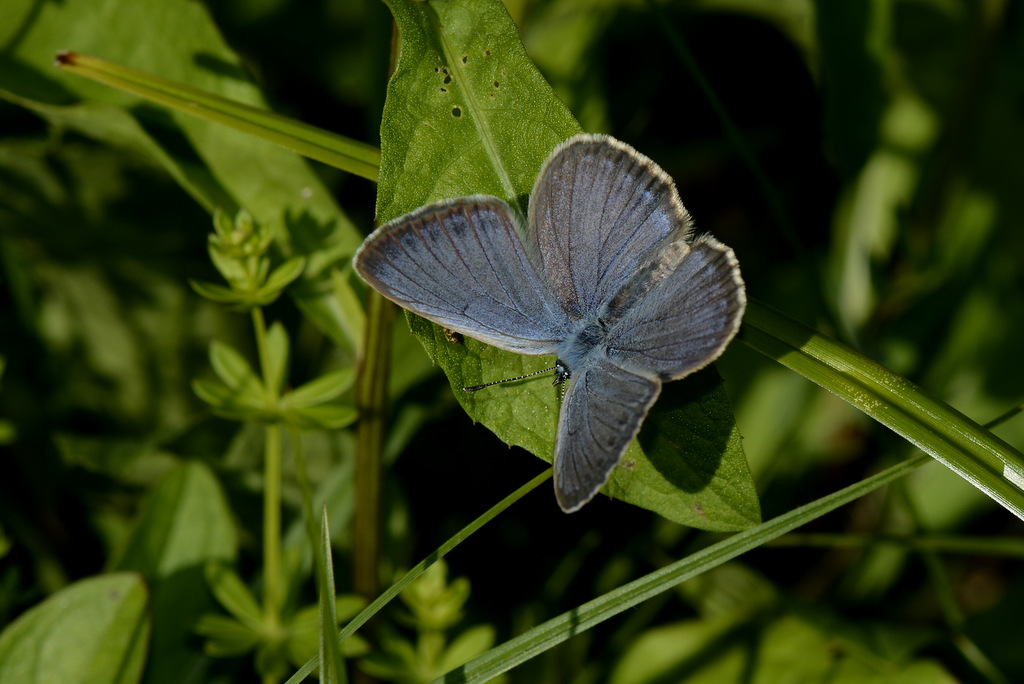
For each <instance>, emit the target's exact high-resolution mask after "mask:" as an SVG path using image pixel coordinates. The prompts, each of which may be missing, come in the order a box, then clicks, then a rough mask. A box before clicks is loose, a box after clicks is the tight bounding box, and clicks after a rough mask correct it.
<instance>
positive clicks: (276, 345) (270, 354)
mask: <svg viewBox="0 0 1024 684" xmlns="http://www.w3.org/2000/svg"><path fill="white" fill-rule="evenodd" d="M288 350H289V342H288V333H287V331H285V329H284V326H283V325H281V323H280V321H274V323H273V325H271V326H270V330H268V331H267V363H268V365H269V368H267V375H268V377H267V385H268V386H269V389H270V393H271V395H272V396H278V393H279V392H280V391H281V386H282V385H283V384H284V376H285V372H286V371H287V369H288Z"/></svg>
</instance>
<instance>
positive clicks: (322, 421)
mask: <svg viewBox="0 0 1024 684" xmlns="http://www.w3.org/2000/svg"><path fill="white" fill-rule="evenodd" d="M358 417H359V411H357V410H356V409H355V408H353V407H352V406H342V405H340V404H323V405H321V406H310V407H307V408H301V409H296V410H294V411H290V412H288V414H287V420H288V421H289V422H290V423H292V424H293V425H295V427H297V428H299V429H302V430H339V429H341V428H343V427H345V426H346V425H351V424H352V423H354V422H355V421H356V418H358Z"/></svg>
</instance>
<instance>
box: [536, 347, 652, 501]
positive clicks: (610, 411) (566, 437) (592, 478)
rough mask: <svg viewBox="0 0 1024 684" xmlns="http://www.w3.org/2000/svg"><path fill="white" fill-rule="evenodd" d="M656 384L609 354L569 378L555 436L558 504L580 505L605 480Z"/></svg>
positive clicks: (630, 435)
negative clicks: (618, 363) (634, 372)
mask: <svg viewBox="0 0 1024 684" xmlns="http://www.w3.org/2000/svg"><path fill="white" fill-rule="evenodd" d="M660 390H661V383H660V382H659V381H658V380H655V379H650V378H644V377H640V376H638V375H634V374H633V373H630V372H628V371H625V370H623V369H622V368H618V367H616V366H615V365H614V364H612V363H610V362H609V361H608V360H607V359H602V360H597V361H595V362H593V363H589V364H587V365H586V366H584V367H583V368H582V369H580V370H579V372H578V373H577V374H576V375H575V376H574V377H573V378H572V379H570V380H569V386H568V389H567V390H566V393H565V398H564V400H563V402H562V413H561V415H560V416H559V421H558V435H557V437H556V438H555V496H556V498H557V499H558V505H559V506H561V507H562V510H564V511H566V512H567V513H571V512H572V511H575V510H577V509H579V508H580V507H581V506H582V505H583V504H585V503H587V502H588V501H590V500H591V499H592V498H593V497H594V495H595V494H597V492H598V490H600V489H601V487H603V486H604V484H605V482H607V481H608V477H609V476H610V475H611V473H612V470H614V468H615V466H616V465H617V464H618V462H619V459H620V458H621V457H622V453H623V452H624V451H625V450H626V447H627V446H629V443H630V441H631V440H632V439H633V437H635V436H636V433H637V432H638V431H639V430H640V423H641V422H642V421H643V419H644V416H645V415H647V410H648V409H649V408H650V407H651V404H653V403H654V400H655V399H657V397H658V392H659V391H660Z"/></svg>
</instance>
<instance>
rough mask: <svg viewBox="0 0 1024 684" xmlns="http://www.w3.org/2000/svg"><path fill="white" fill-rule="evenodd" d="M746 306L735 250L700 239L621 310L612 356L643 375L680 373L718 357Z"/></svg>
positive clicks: (612, 337) (663, 376)
mask: <svg viewBox="0 0 1024 684" xmlns="http://www.w3.org/2000/svg"><path fill="white" fill-rule="evenodd" d="M745 307H746V295H745V291H744V287H743V280H742V279H741V278H740V271H739V266H738V265H737V263H736V257H735V256H733V253H732V250H731V249H729V248H728V247H726V246H725V245H723V244H722V243H720V242H718V241H717V240H714V239H712V238H708V237H705V238H702V239H701V240H698V241H697V242H696V243H694V244H693V245H690V250H689V252H688V253H687V255H686V256H685V257H684V258H683V260H682V262H681V263H680V264H679V265H678V267H676V268H675V269H674V270H673V271H672V273H671V274H670V275H669V276H668V277H667V278H665V279H664V280H662V281H661V282H660V283H658V285H657V286H656V287H654V288H652V289H650V290H649V291H648V292H646V294H645V296H644V297H643V298H642V299H640V300H639V301H636V302H633V303H632V305H631V306H630V307H629V308H628V309H627V310H626V311H624V312H623V313H622V316H621V318H619V320H618V321H617V323H616V325H615V326H614V327H613V328H612V329H611V330H610V331H609V335H608V340H607V345H608V351H607V353H608V358H609V359H610V360H611V361H612V362H613V363H615V364H616V365H618V366H620V367H622V368H624V369H626V370H629V371H632V372H634V373H639V374H641V375H645V376H651V375H656V376H657V377H659V378H661V379H662V380H672V379H676V378H681V377H683V376H684V375H688V374H689V373H692V372H694V371H697V370H699V369H701V368H703V367H704V366H706V365H708V364H709V363H711V362H712V361H714V360H715V359H716V358H718V356H719V355H720V354H721V353H722V351H723V350H724V349H725V347H726V345H727V344H728V343H729V342H730V341H731V340H732V338H733V336H734V335H735V334H736V331H737V330H738V329H739V325H740V320H741V319H742V317H743V311H744V308H745Z"/></svg>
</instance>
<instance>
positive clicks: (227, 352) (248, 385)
mask: <svg viewBox="0 0 1024 684" xmlns="http://www.w3.org/2000/svg"><path fill="white" fill-rule="evenodd" d="M210 365H211V366H213V372H214V373H216V374H217V377H219V378H220V379H221V380H223V381H224V384H225V385H227V386H228V388H229V389H231V390H235V391H238V390H245V391H251V389H252V388H254V387H255V388H260V391H261V392H262V387H263V384H262V383H261V382H260V379H259V376H257V375H256V372H255V371H253V369H252V366H251V365H249V362H248V361H247V360H246V358H245V357H244V356H242V354H241V353H240V352H239V351H238V350H237V349H235V348H234V347H232V346H231V345H229V344H225V343H224V342H220V341H218V340H214V341H213V342H211V343H210Z"/></svg>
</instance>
